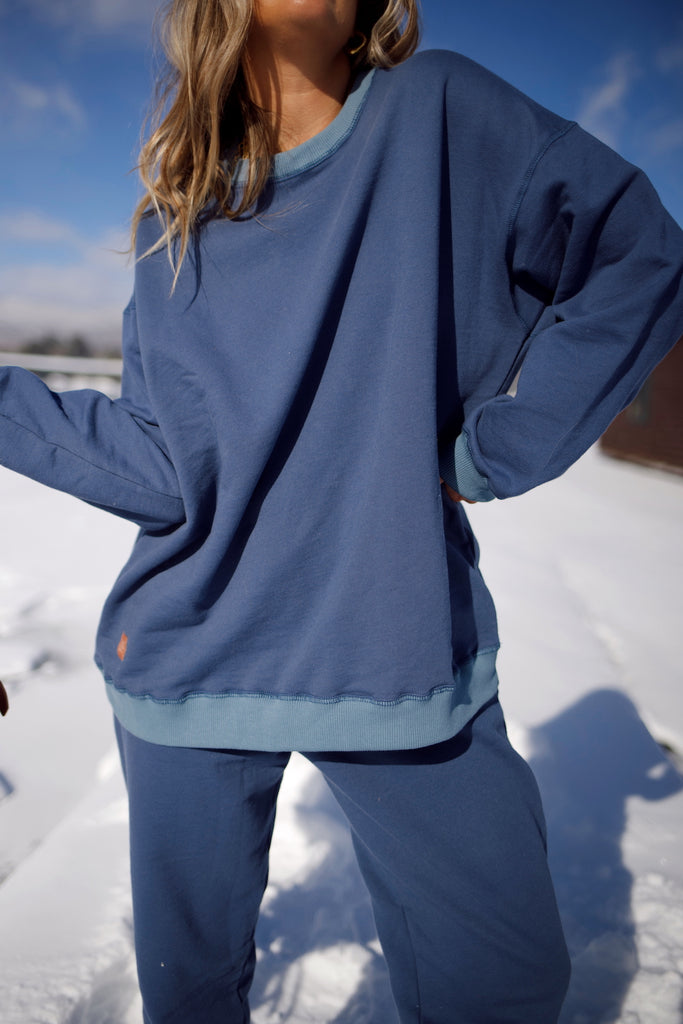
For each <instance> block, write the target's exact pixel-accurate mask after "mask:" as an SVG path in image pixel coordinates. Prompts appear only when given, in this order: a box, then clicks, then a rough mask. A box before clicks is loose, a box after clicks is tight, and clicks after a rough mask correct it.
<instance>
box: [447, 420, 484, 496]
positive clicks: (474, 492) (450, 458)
mask: <svg viewBox="0 0 683 1024" xmlns="http://www.w3.org/2000/svg"><path fill="white" fill-rule="evenodd" d="M439 474H440V476H441V479H442V480H444V481H445V483H447V484H448V486H449V487H452V488H453V490H454V491H457V492H458V494H461V495H462V496H463V498H468V499H469V500H470V501H492V500H493V498H495V494H494V493H493V491H492V490H491V488H490V487H489V482H488V479H487V478H486V477H485V476H482V474H481V473H480V472H479V470H478V469H476V467H475V465H474V462H473V461H472V455H471V452H470V448H469V445H468V443H467V437H466V436H465V434H460V435H459V436H458V437H457V439H456V441H455V445H448V447H447V448H445V449H443V450H442V451H441V452H440V453H439Z"/></svg>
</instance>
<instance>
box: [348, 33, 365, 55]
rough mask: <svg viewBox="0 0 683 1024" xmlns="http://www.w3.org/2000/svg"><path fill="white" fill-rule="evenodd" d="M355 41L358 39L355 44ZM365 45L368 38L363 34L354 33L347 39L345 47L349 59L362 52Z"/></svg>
mask: <svg viewBox="0 0 683 1024" xmlns="http://www.w3.org/2000/svg"><path fill="white" fill-rule="evenodd" d="M357 39H360V42H359V43H356V40H357ZM352 43H354V44H355V45H352ZM367 45H368V37H367V36H366V35H365V33H364V32H354V33H353V35H352V36H351V39H349V42H348V45H347V47H346V52H347V53H348V55H349V57H355V56H356V54H357V53H360V51H361V50H364V49H365V47H366V46H367Z"/></svg>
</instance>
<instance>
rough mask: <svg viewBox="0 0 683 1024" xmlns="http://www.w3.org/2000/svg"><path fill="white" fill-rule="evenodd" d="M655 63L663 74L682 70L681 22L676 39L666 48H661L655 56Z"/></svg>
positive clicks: (682, 44)
mask: <svg viewBox="0 0 683 1024" xmlns="http://www.w3.org/2000/svg"><path fill="white" fill-rule="evenodd" d="M655 63H656V65H657V67H658V69H659V70H660V71H663V72H664V73H665V74H666V73H668V72H671V71H680V70H683V22H681V25H680V27H679V30H678V39H673V40H672V42H670V43H669V44H668V46H663V47H662V49H661V50H660V51H659V52H658V53H657V54H656V57H655Z"/></svg>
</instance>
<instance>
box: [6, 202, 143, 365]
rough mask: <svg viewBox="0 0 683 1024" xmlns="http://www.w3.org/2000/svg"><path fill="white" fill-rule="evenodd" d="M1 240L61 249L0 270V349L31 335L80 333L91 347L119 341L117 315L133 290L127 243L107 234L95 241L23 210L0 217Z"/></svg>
mask: <svg viewBox="0 0 683 1024" xmlns="http://www.w3.org/2000/svg"><path fill="white" fill-rule="evenodd" d="M0 232H1V233H2V237H3V239H6V240H8V241H15V242H25V243H35V244H36V246H37V247H38V246H43V245H45V244H55V245H56V246H62V247H63V248H62V254H61V258H60V256H59V254H58V253H57V254H56V255H55V258H54V259H47V258H46V257H45V256H44V255H41V257H39V258H37V259H36V261H35V262H33V263H28V264H27V263H16V262H12V263H9V262H8V263H6V264H5V265H0V345H1V346H2V347H4V348H11V347H12V345H14V344H17V343H20V342H22V341H26V340H28V339H29V338H31V337H35V336H36V335H39V334H42V333H46V332H54V333H56V334H60V335H65V334H72V333H80V334H84V335H86V336H87V337H88V338H89V339H91V340H92V341H93V342H94V343H95V344H99V345H107V346H108V347H109V346H113V345H116V344H117V343H118V341H119V339H120V332H121V313H122V311H123V308H124V306H125V304H126V302H127V301H128V298H129V296H130V292H131V288H132V267H131V265H130V261H129V260H128V259H127V258H126V257H125V256H123V255H121V252H122V250H125V249H126V248H127V245H128V241H127V239H126V238H125V236H124V235H123V233H122V232H121V231H118V230H114V229H112V230H110V231H108V232H106V233H105V234H104V235H103V236H102V237H101V238H99V239H97V240H92V239H87V238H84V237H83V236H82V235H80V234H79V232H78V231H76V230H75V228H73V226H72V225H69V224H68V223H64V222H61V221H58V220H55V219H53V218H50V217H43V216H42V215H41V214H40V212H39V211H35V210H24V211H21V212H18V213H16V214H12V215H8V216H4V217H2V218H0Z"/></svg>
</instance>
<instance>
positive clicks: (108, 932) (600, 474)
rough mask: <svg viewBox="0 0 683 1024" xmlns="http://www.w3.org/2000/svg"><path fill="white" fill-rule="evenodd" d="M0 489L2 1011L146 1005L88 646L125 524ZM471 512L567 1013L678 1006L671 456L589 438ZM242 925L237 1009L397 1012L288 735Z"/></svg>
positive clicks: (348, 1022)
mask: <svg viewBox="0 0 683 1024" xmlns="http://www.w3.org/2000/svg"><path fill="white" fill-rule="evenodd" d="M0 496H1V502H0V536H1V537H2V545H1V546H0V675H2V678H3V681H4V682H5V684H6V686H7V689H8V691H9V696H10V702H11V709H10V713H9V715H8V716H7V718H6V719H4V720H3V721H2V722H1V723H0V962H1V963H2V965H3V969H2V972H1V973H0V1007H1V1008H2V1009H1V1010H0V1017H1V1019H2V1021H3V1024H138V1022H139V1021H140V1019H141V1011H140V1000H139V996H138V994H137V988H136V984H135V971H134V964H133V954H132V942H131V909H130V896H129V889H128V877H127V872H128V866H127V836H126V802H125V795H124V789H123V783H122V780H121V775H120V770H119V767H118V762H117V758H116V752H115V748H114V743H113V731H112V727H111V715H110V712H109V709H108V705H107V702H106V700H105V698H104V695H103V692H102V686H101V682H100V680H99V677H98V675H97V672H96V670H95V669H94V667H93V666H92V662H91V649H92V646H93V637H94V631H95V627H96V623H97V617H98V613H99V608H100V606H101V603H102V600H103V598H104V596H105V594H106V592H107V590H108V588H109V586H110V585H111V582H112V581H113V579H114V576H115V574H116V572H117V571H118V569H119V568H120V566H121V564H122V563H123V561H124V559H125V557H126V554H127V552H128V550H129V548H130V546H131V544H132V542H133V539H134V530H133V529H132V528H131V527H130V526H129V525H128V524H126V523H123V522H120V521H118V520H116V519H114V518H113V517H109V516H106V515H105V514H103V513H101V512H98V511H96V510H94V509H91V508H88V507H87V506H85V505H81V504H79V503H78V502H75V501H73V500H72V499H70V498H68V497H66V496H64V495H61V494H58V493H55V492H49V491H47V490H44V489H42V488H40V487H38V486H37V485H36V484H33V483H32V482H30V481H27V480H24V479H22V478H20V477H18V476H16V475H15V474H13V473H10V472H8V471H7V470H0ZM468 512H469V514H470V517H471V519H472V522H473V525H474V527H475V531H476V533H477V536H478V538H479V541H480V544H481V547H482V568H483V570H484V574H485V576H486V578H487V581H488V582H489V585H490V586H491V589H492V590H493V593H494V596H495V597H496V600H497V605H498V610H499V618H500V624H501V632H502V636H503V649H502V651H501V656H500V676H501V686H502V699H503V704H504V707H505V709H506V714H507V718H508V723H509V727H510V733H511V737H512V739H513V741H514V743H515V745H516V746H517V747H518V749H519V750H520V751H521V752H522V753H523V754H524V755H525V756H526V757H527V758H528V759H529V760H530V762H531V764H532V767H533V768H534V771H535V772H536V775H537V778H538V779H539V784H540V786H541V789H542V792H543V796H544V801H545V805H546V812H547V817H548V826H549V843H550V859H551V867H552V870H553V874H554V878H555V882H556V887H557V892H558V899H559V902H560V907H561V911H562V915H563V919H564V923H565V928H566V932H567V938H568V941H569V945H570V948H571V952H572V957H573V961H574V977H573V982H572V988H571V990H570V996H569V998H568V1001H567V1005H566V1008H565V1011H564V1014H563V1018H562V1021H563V1024H608V1022H609V1024H617V1022H620V1024H679V1022H680V1021H681V1020H683V858H682V857H681V849H683V777H682V776H681V774H680V773H679V770H678V769H681V768H683V700H682V699H681V695H680V691H681V682H682V679H681V676H682V675H683V671H682V669H681V663H680V655H679V643H678V640H679V634H680V631H681V621H682V618H681V608H682V607H683V602H682V601H681V597H682V591H683V545H682V544H681V528H680V524H681V514H682V513H683V479H681V478H679V477H676V476H672V475H666V474H663V473H660V472H657V471H653V470H647V469H643V468H639V467H635V466H631V465H629V464H626V463H619V462H615V461H613V460H609V459H607V458H606V457H604V456H603V455H602V454H600V453H599V452H598V451H597V450H592V451H591V452H589V453H588V454H587V455H586V456H585V457H584V458H583V459H582V460H581V461H580V462H579V463H578V464H577V465H576V466H575V467H573V469H572V470H570V471H569V472H568V473H567V474H565V476H564V477H563V478H562V479H560V480H558V481H555V482H554V483H552V484H550V485H547V486H545V487H542V488H539V489H538V490H536V491H534V492H532V493H531V494H528V495H524V496H523V497H521V498H517V499H514V500H512V501H508V502H500V503H492V504H490V505H487V506H476V507H473V508H472V509H468ZM664 748H666V751H667V752H665V749H664ZM257 944H258V967H257V976H256V980H255V983H254V989H253V994H252V1005H253V1008H254V1009H253V1020H254V1024H276V1022H277V1024H281V1022H284V1021H287V1022H289V1024H397V1018H396V1015H395V1012H394V1010H393V1009H392V1003H391V997H390V993H389V989H388V983H387V978H386V972H385V969H384V965H383V961H382V957H381V953H380V950H379V946H378V944H377V939H376V936H375V932H374V926H373V923H372V915H371V911H370V907H369V902H368V898H367V896H366V894H365V890H364V888H363V884H362V881H361V879H360V875H359V873H358V869H357V867H356V865H355V861H354V858H353V853H352V850H351V845H350V840H349V836H348V832H347V829H346V825H345V823H344V820H343V818H342V816H341V814H340V812H339V810H338V809H337V807H336V804H335V803H334V801H333V799H332V797H331V796H330V794H329V791H328V790H327V788H326V786H325V784H324V782H323V781H322V779H321V777H320V776H319V775H318V774H317V773H316V771H315V769H313V768H311V766H310V765H309V764H308V762H306V761H305V760H304V759H303V758H300V757H297V756H295V757H294V758H293V759H292V762H291V764H290V766H289V768H288V770H287V772H286V774H285V781H284V784H283V788H282V791H281V796H280V801H279V806H278V818H277V823H276V829H275V836H274V840H273V849H272V860H271V876H270V883H269V887H268V890H267V893H266V897H265V900H264V904H263V910H262V915H261V921H260V924H259V930H258V933H257Z"/></svg>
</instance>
